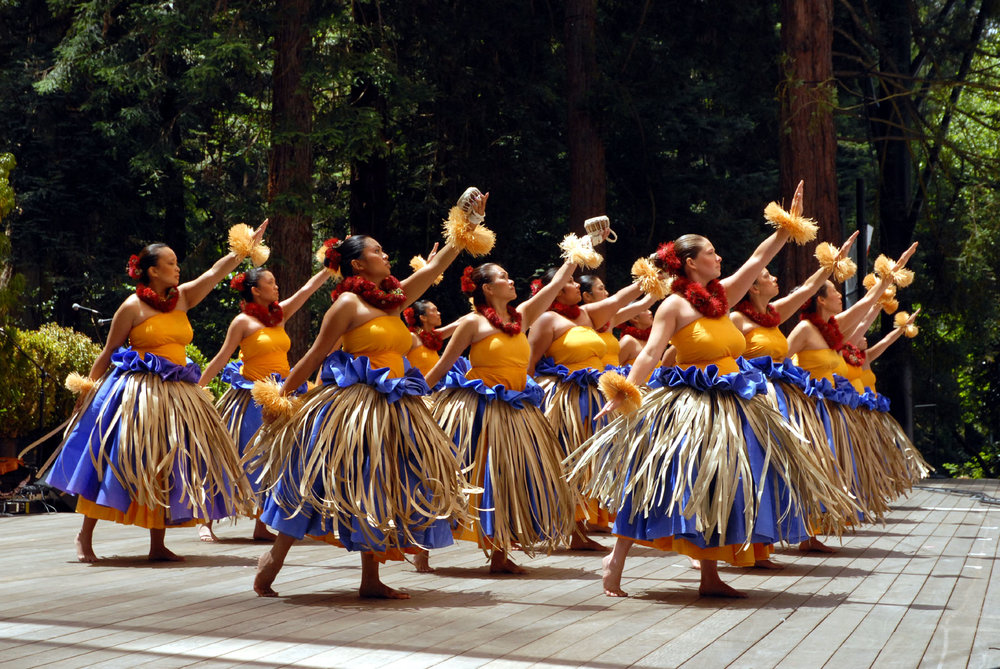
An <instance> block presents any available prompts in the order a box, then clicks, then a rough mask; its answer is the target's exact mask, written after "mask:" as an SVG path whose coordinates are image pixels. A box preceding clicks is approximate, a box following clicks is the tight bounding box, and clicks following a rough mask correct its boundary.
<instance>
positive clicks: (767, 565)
mask: <svg viewBox="0 0 1000 669" xmlns="http://www.w3.org/2000/svg"><path fill="white" fill-rule="evenodd" d="M753 568H754V569H770V570H772V571H780V570H782V569H784V568H785V565H783V564H778V563H777V562H775V561H774V560H757V561H756V562H754V563H753Z"/></svg>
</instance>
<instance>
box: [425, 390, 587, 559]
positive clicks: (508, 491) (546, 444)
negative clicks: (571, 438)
mask: <svg viewBox="0 0 1000 669" xmlns="http://www.w3.org/2000/svg"><path fill="white" fill-rule="evenodd" d="M478 402H479V394H478V393H476V392H475V391H473V390H469V389H467V388H450V389H447V390H444V391H442V392H441V393H440V394H439V397H438V398H437V400H436V402H435V406H434V418H435V419H436V420H437V421H438V423H439V424H440V425H441V427H442V429H443V430H444V432H445V434H450V435H456V436H457V437H458V439H457V441H458V457H459V461H460V462H461V463H462V465H463V468H464V471H465V473H466V476H467V477H468V479H469V480H470V481H472V482H474V483H477V484H478V483H479V482H481V481H483V480H485V474H486V473H487V468H488V470H489V471H488V473H489V476H490V480H491V481H492V483H493V503H494V507H493V509H492V510H493V511H494V534H493V536H492V537H489V538H487V537H486V536H485V535H484V534H483V528H482V526H481V525H480V523H479V522H478V521H479V519H478V517H477V516H473V519H472V520H473V521H474V522H473V524H474V528H475V531H476V533H477V535H478V536H479V543H480V545H481V546H484V547H486V546H490V545H492V546H493V547H496V548H500V549H502V550H506V551H510V550H511V549H512V548H513V547H514V546H515V545H520V546H521V547H522V548H523V549H524V550H525V552H527V553H528V554H529V555H533V552H534V550H535V549H540V550H543V551H545V552H546V553H551V552H552V551H553V550H554V549H555V548H557V547H558V546H559V545H560V544H562V543H565V542H566V541H568V540H569V538H570V536H571V534H572V532H573V527H574V522H573V508H574V506H575V504H576V503H577V501H578V500H577V498H576V495H575V494H574V492H573V491H572V490H571V489H570V487H569V485H568V484H567V483H566V480H565V479H564V478H563V473H562V455H561V449H560V446H559V440H558V439H557V437H556V435H555V432H554V431H553V430H552V428H551V426H550V425H549V423H548V421H547V420H546V419H545V416H544V415H543V414H542V412H541V410H540V409H538V408H537V407H534V406H531V405H525V407H524V408H523V409H515V408H514V407H512V406H510V405H509V404H507V403H506V402H501V401H493V402H488V403H487V404H486V408H485V411H484V412H483V418H482V425H481V428H480V433H479V438H478V440H477V442H476V443H472V428H473V424H474V420H475V416H476V410H477V406H478ZM471 501H472V506H473V508H474V509H476V510H480V509H482V506H481V503H482V495H481V494H476V495H473V497H472V500H471ZM536 525H537V527H536Z"/></svg>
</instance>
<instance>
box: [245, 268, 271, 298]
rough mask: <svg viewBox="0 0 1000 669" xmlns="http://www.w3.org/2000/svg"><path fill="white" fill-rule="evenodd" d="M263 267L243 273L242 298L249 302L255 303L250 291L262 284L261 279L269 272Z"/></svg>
mask: <svg viewBox="0 0 1000 669" xmlns="http://www.w3.org/2000/svg"><path fill="white" fill-rule="evenodd" d="M269 271H270V270H266V269H264V268H263V267H254V268H253V269H248V270H247V271H246V272H244V273H243V290H241V291H240V298H242V299H243V300H245V301H247V302H253V291H252V290H250V289H251V288H254V287H255V286H256V285H257V284H258V283H260V278H261V277H262V276H263V275H264V272H269Z"/></svg>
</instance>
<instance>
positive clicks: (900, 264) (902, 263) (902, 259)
mask: <svg viewBox="0 0 1000 669" xmlns="http://www.w3.org/2000/svg"><path fill="white" fill-rule="evenodd" d="M919 243H920V242H913V244H912V245H911V246H910V248H908V249H906V251H904V252H903V255H901V256H899V260H897V261H896V264H895V265H893V266H892V271H893V272H895V271H897V270H900V269H903V268H904V267H906V263H907V261H909V259H910V258H912V257H913V254H914V253H915V252H916V250H917V245H918V244H919Z"/></svg>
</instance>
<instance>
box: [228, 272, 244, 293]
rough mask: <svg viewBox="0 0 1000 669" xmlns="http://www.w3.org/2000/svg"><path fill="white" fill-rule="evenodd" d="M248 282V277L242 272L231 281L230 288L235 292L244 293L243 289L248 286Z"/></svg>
mask: <svg viewBox="0 0 1000 669" xmlns="http://www.w3.org/2000/svg"><path fill="white" fill-rule="evenodd" d="M246 281H247V275H246V274H244V273H243V272H240V273H239V274H237V275H236V276H234V277H233V278H232V279H230V281H229V287H230V288H232V289H233V290H235V291H236V292H237V293H242V292H243V288H244V287H245V286H246Z"/></svg>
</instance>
